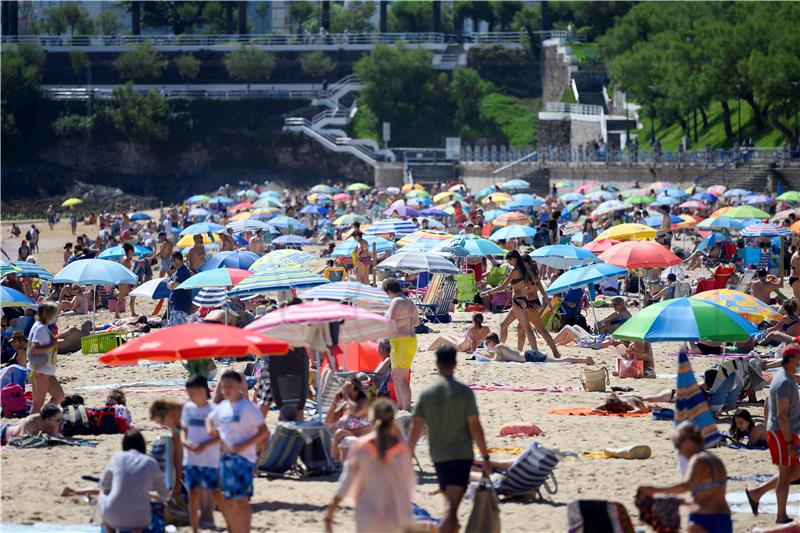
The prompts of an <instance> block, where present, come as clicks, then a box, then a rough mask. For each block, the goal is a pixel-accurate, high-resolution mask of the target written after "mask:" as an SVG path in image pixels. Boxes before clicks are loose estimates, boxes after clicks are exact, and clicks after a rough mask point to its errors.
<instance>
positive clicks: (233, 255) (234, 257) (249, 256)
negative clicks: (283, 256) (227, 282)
mask: <svg viewBox="0 0 800 533" xmlns="http://www.w3.org/2000/svg"><path fill="white" fill-rule="evenodd" d="M258 257H259V256H258V254H255V253H253V252H248V251H247V250H234V251H232V252H230V251H229V252H220V253H218V254H216V255H215V256H213V257H212V258H211V259H209V260H208V261H206V263H205V264H204V265H203V266H202V267H200V272H205V271H206V270H213V269H215V268H240V269H242V270H247V269H248V268H250V265H252V264H253V263H254V262H256V261H257V260H258Z"/></svg>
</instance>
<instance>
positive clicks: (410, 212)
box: [383, 205, 419, 217]
mask: <svg viewBox="0 0 800 533" xmlns="http://www.w3.org/2000/svg"><path fill="white" fill-rule="evenodd" d="M383 214H384V215H386V216H388V217H416V216H419V211H417V210H416V209H414V208H413V207H410V206H407V205H398V206H397V207H389V208H388V209H384V210H383Z"/></svg>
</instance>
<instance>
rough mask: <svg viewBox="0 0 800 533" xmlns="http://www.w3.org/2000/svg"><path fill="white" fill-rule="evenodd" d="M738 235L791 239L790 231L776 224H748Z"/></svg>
mask: <svg viewBox="0 0 800 533" xmlns="http://www.w3.org/2000/svg"><path fill="white" fill-rule="evenodd" d="M739 234H740V235H742V236H743V237H791V236H792V230H790V229H789V228H787V227H786V226H778V225H777V224H750V225H749V226H746V227H745V228H743V229H742V230H741V231H740V232H739Z"/></svg>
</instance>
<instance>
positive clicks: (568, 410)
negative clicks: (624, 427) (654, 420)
mask: <svg viewBox="0 0 800 533" xmlns="http://www.w3.org/2000/svg"><path fill="white" fill-rule="evenodd" d="M547 414H548V415H562V416H616V417H621V418H641V417H643V416H650V413H603V412H599V411H593V410H592V408H591V407H564V408H562V409H552V410H550V411H547Z"/></svg>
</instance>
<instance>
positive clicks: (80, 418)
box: [61, 405, 92, 437]
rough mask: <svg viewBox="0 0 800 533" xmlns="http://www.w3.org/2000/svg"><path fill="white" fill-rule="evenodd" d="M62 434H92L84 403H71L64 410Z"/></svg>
mask: <svg viewBox="0 0 800 533" xmlns="http://www.w3.org/2000/svg"><path fill="white" fill-rule="evenodd" d="M61 434H62V435H64V436H65V437H72V436H73V435H91V434H92V430H91V429H90V427H89V415H88V414H87V413H86V407H84V406H83V405H70V406H68V407H67V408H66V409H65V410H64V423H63V424H62V426H61Z"/></svg>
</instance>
